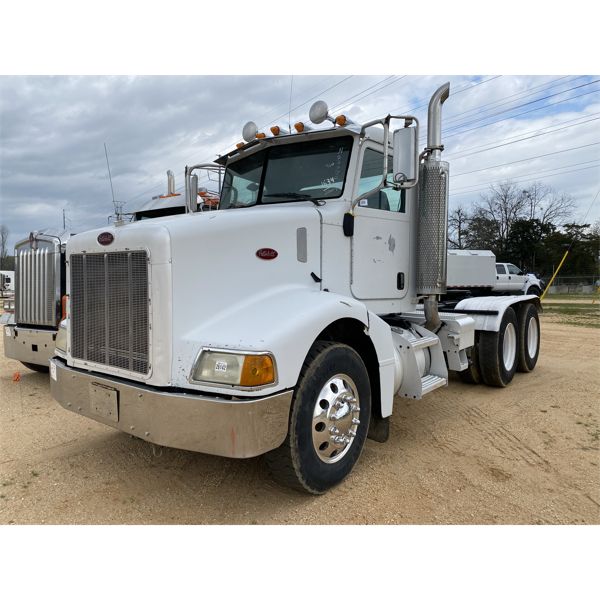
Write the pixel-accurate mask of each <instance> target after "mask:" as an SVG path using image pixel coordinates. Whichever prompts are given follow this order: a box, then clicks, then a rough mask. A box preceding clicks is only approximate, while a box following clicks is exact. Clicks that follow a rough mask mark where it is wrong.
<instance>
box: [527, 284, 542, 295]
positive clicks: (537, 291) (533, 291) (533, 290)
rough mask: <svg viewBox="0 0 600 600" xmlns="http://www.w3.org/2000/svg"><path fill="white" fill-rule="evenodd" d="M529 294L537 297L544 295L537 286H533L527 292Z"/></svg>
mask: <svg viewBox="0 0 600 600" xmlns="http://www.w3.org/2000/svg"><path fill="white" fill-rule="evenodd" d="M527 293H528V294H534V295H536V296H538V297H539V296H541V295H542V290H540V288H539V287H538V286H537V285H532V286H531V287H530V288H529V289H528V290H527Z"/></svg>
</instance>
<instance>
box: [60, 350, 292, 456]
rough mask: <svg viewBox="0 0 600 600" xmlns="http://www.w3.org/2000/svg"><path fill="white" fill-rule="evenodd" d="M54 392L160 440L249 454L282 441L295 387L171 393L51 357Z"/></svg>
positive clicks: (73, 407)
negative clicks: (242, 396)
mask: <svg viewBox="0 0 600 600" xmlns="http://www.w3.org/2000/svg"><path fill="white" fill-rule="evenodd" d="M50 391H51V393H52V397H53V398H54V399H55V400H57V401H58V403H59V404H60V405H61V406H62V407H63V408H66V409H67V410H70V411H72V412H75V413H78V414H81V415H84V416H86V417H89V418H90V419H94V420H95V421H99V422H100V423H104V424H105V425H110V426H111V427H115V428H116V429H120V430H121V431H124V432H126V433H129V434H131V435H134V436H136V437H139V438H141V439H143V440H147V441H149V442H153V443H154V444H158V445H160V446H168V447H171V448H181V449H183V450H193V451H195V452H204V453H206V454H216V455H219V456H228V457H231V458H249V457H252V456H258V455H259V454H264V453H265V452H268V451H269V450H273V448H277V447H278V446H280V445H281V444H282V443H283V441H284V440H285V437H286V435H287V430H288V418H289V412H290V405H291V402H292V391H287V392H282V393H278V394H274V395H272V396H267V397H265V398H260V399H250V400H226V399H224V398H217V397H211V396H203V395H200V394H192V393H189V394H186V393H167V392H163V391H158V390H156V389H153V388H150V387H148V386H144V385H139V384H134V383H124V382H123V380H121V379H116V378H113V377H108V376H106V375H102V376H96V375H93V374H91V373H89V372H87V371H82V370H80V369H74V368H72V367H69V366H67V365H66V364H65V362H64V361H62V360H61V359H58V358H53V359H52V360H51V361H50Z"/></svg>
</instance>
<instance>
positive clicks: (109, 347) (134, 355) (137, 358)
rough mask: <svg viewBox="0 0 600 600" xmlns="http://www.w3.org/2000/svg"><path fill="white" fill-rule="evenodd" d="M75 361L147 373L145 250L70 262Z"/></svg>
mask: <svg viewBox="0 0 600 600" xmlns="http://www.w3.org/2000/svg"><path fill="white" fill-rule="evenodd" d="M69 260H70V268H71V292H70V319H71V354H72V356H73V358H78V359H81V360H85V361H89V362H95V363H100V364H103V365H107V366H110V367H117V368H119V369H126V370H128V371H134V372H135V373H144V374H146V373H148V371H149V369H150V360H149V343H148V339H149V334H148V326H149V322H148V300H149V298H148V256H147V254H146V252H144V251H131V252H108V253H106V254H72V255H71V257H70V259H69Z"/></svg>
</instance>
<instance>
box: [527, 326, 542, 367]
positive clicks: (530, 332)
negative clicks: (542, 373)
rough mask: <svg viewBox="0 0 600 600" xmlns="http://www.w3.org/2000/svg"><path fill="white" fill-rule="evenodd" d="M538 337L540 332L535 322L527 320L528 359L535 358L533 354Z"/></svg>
mask: <svg viewBox="0 0 600 600" xmlns="http://www.w3.org/2000/svg"><path fill="white" fill-rule="evenodd" d="M539 336H540V330H539V327H538V323H537V321H536V320H535V319H534V318H533V317H532V318H531V319H529V325H528V326H527V354H529V358H535V354H536V352H537V348H538V340H539Z"/></svg>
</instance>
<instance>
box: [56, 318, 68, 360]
mask: <svg viewBox="0 0 600 600" xmlns="http://www.w3.org/2000/svg"><path fill="white" fill-rule="evenodd" d="M54 344H55V346H56V349H57V350H58V351H59V352H62V353H63V354H66V353H67V320H66V319H65V320H64V321H61V322H60V323H59V325H58V332H57V334H56V339H55V340H54Z"/></svg>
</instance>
